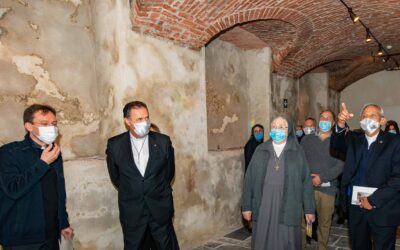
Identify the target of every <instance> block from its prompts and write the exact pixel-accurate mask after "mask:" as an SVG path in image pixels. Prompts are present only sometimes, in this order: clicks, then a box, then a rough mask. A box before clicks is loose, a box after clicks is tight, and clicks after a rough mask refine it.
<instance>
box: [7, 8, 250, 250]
mask: <svg viewBox="0 0 400 250" xmlns="http://www.w3.org/2000/svg"><path fill="white" fill-rule="evenodd" d="M129 15H130V8H129V1H128V0H111V1H84V0H82V1H79V0H74V1H72V0H70V1H67V0H57V1H38V0H31V1H22V0H19V1H11V0H9V1H2V2H1V3H0V27H1V29H0V30H1V34H0V55H1V57H0V76H1V77H0V82H1V84H0V113H1V114H2V115H3V117H4V118H5V119H3V120H2V121H1V122H0V124H1V125H2V128H3V129H2V131H1V132H0V142H1V143H6V142H9V141H13V140H19V139H21V138H22V136H23V135H24V131H23V127H22V122H21V116H22V112H23V110H24V109H25V108H26V107H27V105H30V104H32V103H34V102H41V103H43V102H47V103H49V104H51V105H53V106H55V107H56V109H57V110H58V111H59V112H58V118H59V121H60V132H61V134H62V137H61V141H60V142H61V146H62V150H63V155H64V158H65V160H66V163H65V179H66V186H67V196H68V201H67V207H68V209H69V213H70V220H71V224H72V226H73V227H74V228H75V230H76V232H75V233H76V236H75V239H74V241H73V242H66V243H65V244H63V249H72V246H73V247H74V248H75V249H96V250H97V249H98V250H101V249H106V250H112V249H121V247H122V235H121V229H120V225H119V220H118V206H117V202H116V198H115V197H116V193H115V190H114V188H113V187H112V186H111V183H110V182H109V177H108V173H107V170H106V164H105V160H104V150H105V145H106V140H107V138H109V137H111V136H113V135H116V134H118V133H121V132H124V131H126V130H125V127H124V125H123V119H122V108H123V106H124V104H125V103H126V102H128V101H131V100H134V99H140V100H142V101H144V102H146V103H147V104H148V106H149V110H150V115H151V119H152V121H153V122H155V123H156V124H157V125H158V126H159V127H160V129H161V130H162V132H163V133H166V134H168V135H170V136H171V140H172V142H173V145H174V147H175V152H176V155H175V156H176V177H175V182H174V185H173V188H174V202H175V211H176V212H175V214H176V216H175V218H174V224H175V227H176V231H177V235H178V238H179V241H180V244H181V247H182V249H191V248H193V247H194V246H197V245H199V244H201V243H203V242H204V241H206V240H208V239H209V238H212V237H215V236H216V235H219V234H221V235H222V234H224V233H226V232H228V231H230V230H232V228H236V227H237V226H239V225H240V224H241V215H240V206H239V199H240V195H241V189H242V180H243V163H242V161H243V160H242V158H243V156H242V154H243V152H242V150H232V151H229V152H208V147H207V114H206V99H205V98H206V88H205V50H204V49H203V50H201V51H194V50H190V49H187V48H183V47H180V46H177V45H174V44H172V43H170V42H166V41H162V40H157V39H154V38H150V37H146V36H142V35H139V34H137V33H135V32H133V31H132V30H131V22H130V16H129ZM10 124H11V125H12V126H10ZM18 124H20V125H18ZM93 156H94V157H95V158H93Z"/></svg>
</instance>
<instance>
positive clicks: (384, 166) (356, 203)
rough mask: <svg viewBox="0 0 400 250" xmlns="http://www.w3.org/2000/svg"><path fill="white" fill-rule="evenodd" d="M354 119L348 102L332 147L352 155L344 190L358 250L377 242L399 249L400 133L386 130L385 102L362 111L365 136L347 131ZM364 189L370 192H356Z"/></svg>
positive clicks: (379, 246)
mask: <svg viewBox="0 0 400 250" xmlns="http://www.w3.org/2000/svg"><path fill="white" fill-rule="evenodd" d="M351 117H353V114H351V113H350V112H349V111H348V110H347V108H346V105H345V104H344V103H343V104H342V109H341V111H340V113H339V115H338V123H337V126H336V129H334V131H333V133H332V138H331V146H332V147H333V148H334V149H336V150H340V151H341V152H343V153H346V161H345V166H344V171H343V176H342V184H341V188H342V194H343V199H345V200H347V202H346V204H347V206H348V211H349V228H350V237H351V244H352V248H353V249H355V250H358V249H359V250H369V249H372V244H373V245H374V249H385V250H386V249H393V250H394V249H395V242H396V229H397V226H398V225H399V224H400V137H398V136H397V135H394V134H391V133H387V132H384V131H382V130H381V129H380V127H381V126H382V125H384V124H385V119H384V117H383V110H382V108H381V107H380V106H379V105H376V104H368V105H366V106H365V107H364V108H363V110H362V113H361V121H360V125H361V128H362V129H363V130H364V131H365V134H364V133H362V134H359V133H354V132H351V131H349V132H346V122H347V121H348V120H349V119H350V118H351ZM360 189H363V190H364V191H362V192H355V190H360ZM374 189H375V190H374ZM353 190H354V194H353ZM353 198H355V199H353Z"/></svg>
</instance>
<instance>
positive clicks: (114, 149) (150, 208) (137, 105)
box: [106, 101, 179, 250]
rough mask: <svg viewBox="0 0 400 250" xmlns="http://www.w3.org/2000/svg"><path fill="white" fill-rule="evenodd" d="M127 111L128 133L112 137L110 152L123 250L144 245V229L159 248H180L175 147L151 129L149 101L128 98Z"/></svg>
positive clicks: (108, 145) (125, 112)
mask: <svg viewBox="0 0 400 250" xmlns="http://www.w3.org/2000/svg"><path fill="white" fill-rule="evenodd" d="M123 113H124V121H125V124H126V126H127V127H128V128H129V131H127V132H125V133H122V134H120V135H117V136H115V137H112V138H110V139H109V140H108V144H107V150H106V154H107V166H108V172H109V174H110V178H111V181H112V183H113V184H114V186H115V187H116V188H117V190H118V204H119V212H120V221H121V226H122V231H123V235H124V249H125V250H133V249H143V242H144V236H145V232H146V230H149V231H150V233H151V235H152V236H153V238H154V240H155V242H156V245H157V249H168V250H170V249H173V250H175V249H179V246H178V242H177V239H176V235H175V231H174V228H173V225H172V217H173V215H174V206H173V199H172V188H171V181H172V179H173V178H174V174H175V161H174V148H173V147H172V144H171V141H170V139H169V137H168V136H166V135H163V134H160V133H155V132H152V131H149V128H150V119H149V112H148V109H147V106H146V104H144V103H143V102H140V101H133V102H130V103H128V104H126V105H125V107H124V109H123Z"/></svg>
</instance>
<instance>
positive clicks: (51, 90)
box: [0, 0, 99, 159]
mask: <svg viewBox="0 0 400 250" xmlns="http://www.w3.org/2000/svg"><path fill="white" fill-rule="evenodd" d="M90 12H91V11H90V5H89V1H77V0H75V1H61V0H60V1H33V0H31V1H26V0H25V1H22V0H20V1H12V0H3V1H1V2H0V112H1V114H2V115H3V116H4V117H5V119H3V121H1V123H4V124H2V125H4V126H2V131H1V132H0V141H1V142H2V143H5V142H9V141H13V140H19V139H21V138H22V137H23V135H24V133H25V132H24V129H23V124H22V112H23V110H24V109H25V108H26V107H27V106H28V105H30V104H33V103H49V104H51V105H52V106H54V107H55V108H56V110H57V111H58V118H59V124H60V131H61V134H62V140H61V145H62V147H63V155H64V158H65V159H72V158H75V157H81V156H90V155H95V154H98V153H99V150H98V148H97V146H96V145H97V143H96V136H91V134H92V133H95V132H96V131H97V130H98V129H99V115H98V112H97V86H96V74H95V68H94V63H93V61H94V41H93V34H92V30H91V13H90ZM10 124H13V126H10ZM17 125H18V126H17ZM84 137H87V138H85V139H83V138H84Z"/></svg>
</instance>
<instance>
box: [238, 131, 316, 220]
mask: <svg viewBox="0 0 400 250" xmlns="http://www.w3.org/2000/svg"><path fill="white" fill-rule="evenodd" d="M294 140H296V139H294V138H289V139H288V141H287V144H286V146H285V149H284V150H285V154H284V162H285V167H284V175H285V180H284V186H283V198H282V205H281V206H282V208H281V210H280V215H279V222H280V223H282V224H285V225H289V226H299V225H300V224H301V216H302V209H303V210H304V213H306V214H314V213H315V205H314V195H313V189H312V184H311V177H310V171H309V169H308V166H307V161H306V158H305V155H304V152H303V149H302V148H301V146H300V145H298V143H297V141H294ZM271 144H272V141H271V140H268V141H267V142H264V143H262V144H260V145H259V146H258V147H257V149H256V151H255V152H254V154H253V157H252V158H251V161H250V164H249V167H248V169H247V171H246V177H245V182H244V187H243V194H242V211H252V212H253V215H252V216H253V220H257V217H258V214H259V208H260V205H261V199H262V195H263V187H264V178H265V174H266V171H267V169H266V164H267V162H268V159H269V157H273V155H271V154H270V153H269V148H272V145H271Z"/></svg>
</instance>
